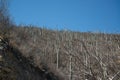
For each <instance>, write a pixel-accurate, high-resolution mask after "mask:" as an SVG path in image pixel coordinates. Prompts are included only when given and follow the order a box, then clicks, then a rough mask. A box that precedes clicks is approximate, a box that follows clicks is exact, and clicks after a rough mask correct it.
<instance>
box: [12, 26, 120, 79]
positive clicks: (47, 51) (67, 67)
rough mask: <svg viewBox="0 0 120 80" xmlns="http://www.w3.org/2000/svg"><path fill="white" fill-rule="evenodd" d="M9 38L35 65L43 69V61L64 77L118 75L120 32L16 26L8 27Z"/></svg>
mask: <svg viewBox="0 0 120 80" xmlns="http://www.w3.org/2000/svg"><path fill="white" fill-rule="evenodd" d="M10 40H11V43H13V44H14V46H16V47H17V49H19V50H20V51H21V52H22V54H23V55H24V56H26V57H28V58H30V59H31V60H32V61H34V62H33V63H34V65H37V66H38V67H39V68H40V69H42V68H41V63H43V64H45V65H46V66H47V67H49V68H50V71H52V72H54V73H55V74H57V75H61V74H62V76H63V77H64V78H65V79H66V80H68V79H69V80H85V79H88V80H91V79H92V80H93V79H94V80H100V79H101V80H110V79H112V80H118V78H120V77H119V75H120V35H119V34H105V33H90V32H89V33H87V32H86V33H82V32H72V31H54V30H48V29H45V28H38V27H34V26H33V27H32V26H18V27H13V28H12V29H11V31H10ZM56 71H58V72H56ZM59 73H60V74H59ZM116 78H117V79H116ZM61 80H62V79H61Z"/></svg>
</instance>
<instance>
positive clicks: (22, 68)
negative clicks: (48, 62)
mask: <svg viewBox="0 0 120 80" xmlns="http://www.w3.org/2000/svg"><path fill="white" fill-rule="evenodd" d="M0 80H59V79H58V78H57V77H56V76H55V75H54V74H53V73H52V72H48V71H47V67H46V68H44V69H40V68H38V67H36V66H34V65H33V64H32V63H31V62H30V61H29V60H28V59H27V58H26V57H24V56H22V54H21V52H20V51H19V50H18V49H17V48H15V47H13V46H12V45H9V42H8V40H7V39H6V38H3V37H1V36H0Z"/></svg>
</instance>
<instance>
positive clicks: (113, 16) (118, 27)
mask: <svg viewBox="0 0 120 80" xmlns="http://www.w3.org/2000/svg"><path fill="white" fill-rule="evenodd" d="M9 11H10V15H11V16H12V19H13V21H14V22H15V23H16V24H18V25H19V24H26V25H30V24H32V25H36V26H39V27H43V26H44V27H47V28H50V29H68V30H72V31H82V32H87V31H91V32H97V31H100V32H108V33H120V0H11V2H10V8H9Z"/></svg>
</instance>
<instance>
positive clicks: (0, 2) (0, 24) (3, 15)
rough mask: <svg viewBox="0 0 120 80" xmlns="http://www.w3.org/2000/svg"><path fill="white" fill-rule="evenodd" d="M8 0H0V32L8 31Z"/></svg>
mask: <svg viewBox="0 0 120 80" xmlns="http://www.w3.org/2000/svg"><path fill="white" fill-rule="evenodd" d="M7 2H8V1H7V0H0V34H6V33H8V32H9V26H10V18H9V15H8V3H7Z"/></svg>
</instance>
